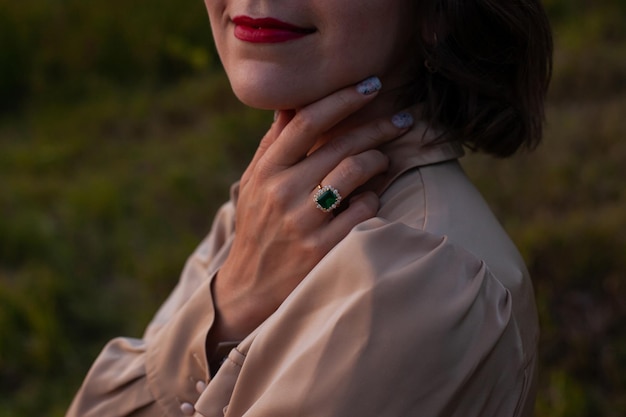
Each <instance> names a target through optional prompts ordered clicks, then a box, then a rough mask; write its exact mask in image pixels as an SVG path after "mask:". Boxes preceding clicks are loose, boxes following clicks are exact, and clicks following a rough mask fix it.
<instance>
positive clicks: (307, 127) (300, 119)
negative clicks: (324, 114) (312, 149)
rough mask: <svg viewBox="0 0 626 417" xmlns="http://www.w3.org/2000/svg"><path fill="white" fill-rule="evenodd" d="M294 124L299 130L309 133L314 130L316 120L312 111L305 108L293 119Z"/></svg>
mask: <svg viewBox="0 0 626 417" xmlns="http://www.w3.org/2000/svg"><path fill="white" fill-rule="evenodd" d="M291 124H292V126H293V127H294V128H295V129H296V130H297V131H299V132H302V133H308V132H312V131H313V130H314V127H315V120H314V117H313V114H312V112H311V111H310V110H309V109H307V108H304V109H302V110H301V111H299V112H298V114H297V115H296V117H294V118H293V120H292V121H291Z"/></svg>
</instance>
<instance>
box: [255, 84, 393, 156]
mask: <svg viewBox="0 0 626 417" xmlns="http://www.w3.org/2000/svg"><path fill="white" fill-rule="evenodd" d="M380 88H381V84H380V80H378V78H376V77H372V78H368V79H367V80H365V81H363V82H361V83H359V84H358V85H357V86H351V87H347V88H344V89H341V90H339V91H337V92H335V93H333V94H331V95H329V96H327V97H324V98H322V99H321V100H319V101H316V102H315V103H312V104H310V105H308V106H306V107H303V108H302V109H299V110H298V111H297V112H296V115H295V116H294V117H293V119H292V120H291V122H289V123H288V124H287V125H286V126H285V128H284V129H283V131H282V132H281V134H280V135H279V136H278V138H277V139H276V141H275V142H274V145H273V146H272V147H271V149H268V151H267V153H266V156H267V158H268V163H270V164H273V165H275V166H277V167H283V168H284V167H286V166H291V165H293V164H295V163H297V162H298V161H300V160H302V159H303V158H304V157H306V155H307V153H308V152H309V150H310V149H311V148H312V147H313V145H314V144H315V142H316V141H317V140H318V139H319V137H320V135H322V134H323V133H325V132H326V131H328V130H329V129H331V128H332V127H333V126H335V125H336V124H337V123H339V122H340V121H342V120H344V119H345V118H346V117H348V116H349V115H350V114H352V113H354V112H356V111H357V110H358V109H360V108H362V107H363V106H365V105H366V104H367V103H369V102H370V101H371V100H372V99H373V98H374V97H375V96H376V94H377V93H378V91H379V90H380Z"/></svg>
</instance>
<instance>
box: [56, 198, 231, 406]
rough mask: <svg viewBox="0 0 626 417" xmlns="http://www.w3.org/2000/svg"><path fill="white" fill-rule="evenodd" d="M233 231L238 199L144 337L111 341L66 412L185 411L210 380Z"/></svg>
mask: <svg viewBox="0 0 626 417" xmlns="http://www.w3.org/2000/svg"><path fill="white" fill-rule="evenodd" d="M233 230H234V206H233V203H232V202H229V203H227V204H225V205H224V206H223V207H222V208H221V209H220V210H219V211H218V213H217V215H216V218H215V220H214V223H213V226H212V229H211V232H210V234H209V235H208V236H207V238H206V239H205V240H204V241H203V242H202V243H201V245H200V246H199V247H198V249H197V250H196V251H195V252H194V253H193V254H192V256H191V257H190V258H189V259H188V261H187V263H186V265H185V268H184V270H183V273H182V275H181V279H180V281H179V282H178V284H177V286H176V288H175V289H174V291H173V292H172V293H171V295H170V296H169V297H168V299H167V300H166V301H165V303H164V304H163V305H162V307H161V308H160V309H159V311H158V312H157V314H156V315H155V317H154V319H153V320H152V321H151V322H150V324H149V325H148V327H147V329H146V331H145V333H144V335H143V337H142V338H141V339H139V338H127V337H119V338H116V339H113V340H111V341H110V342H109V343H108V344H107V345H106V346H105V347H104V349H103V350H102V352H101V353H100V354H99V356H98V358H97V359H96V361H95V362H94V364H93V365H92V367H91V369H90V371H89V373H88V374H87V376H86V378H85V380H84V382H83V384H82V386H81V388H80V390H79V391H78V393H77V394H76V396H75V398H74V400H73V402H72V404H71V406H70V408H69V410H68V412H67V414H66V416H67V417H92V416H93V417H96V416H97V417H121V416H134V417H140V416H151V417H156V416H179V415H184V411H187V412H189V404H191V402H193V401H195V399H197V397H198V396H199V392H200V390H199V389H198V388H199V387H203V386H204V385H206V383H207V382H208V380H209V369H208V364H207V360H206V354H205V340H206V335H207V333H208V331H209V330H210V328H211V325H212V323H213V319H214V315H215V313H214V310H213V303H212V298H211V291H210V285H211V280H212V277H213V275H214V274H215V272H216V271H217V269H218V268H219V265H221V263H222V262H223V260H224V258H225V256H226V254H227V251H228V247H229V242H230V240H231V239H232V234H233Z"/></svg>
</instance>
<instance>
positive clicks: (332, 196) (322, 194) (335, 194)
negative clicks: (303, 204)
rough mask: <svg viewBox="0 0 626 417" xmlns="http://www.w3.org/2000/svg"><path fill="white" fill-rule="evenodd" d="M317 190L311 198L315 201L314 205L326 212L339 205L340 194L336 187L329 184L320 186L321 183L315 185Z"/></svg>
mask: <svg viewBox="0 0 626 417" xmlns="http://www.w3.org/2000/svg"><path fill="white" fill-rule="evenodd" d="M317 188H318V190H317V192H316V193H315V195H314V196H313V200H314V201H315V205H316V207H317V208H318V209H320V210H322V211H324V212H326V213H328V212H331V211H333V210H334V209H336V208H337V206H339V203H340V202H341V194H339V191H337V189H336V188H333V187H331V186H330V185H325V186H322V185H321V184H320V185H318V186H317Z"/></svg>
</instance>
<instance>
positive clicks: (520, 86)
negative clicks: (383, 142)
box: [410, 0, 553, 157]
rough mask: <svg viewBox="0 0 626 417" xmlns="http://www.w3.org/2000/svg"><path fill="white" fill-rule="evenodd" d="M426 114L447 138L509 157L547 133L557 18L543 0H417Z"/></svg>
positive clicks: (419, 95) (416, 89) (420, 97)
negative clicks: (552, 26)
mask: <svg viewBox="0 0 626 417" xmlns="http://www.w3.org/2000/svg"><path fill="white" fill-rule="evenodd" d="M414 5H415V7H416V10H415V13H416V16H417V18H418V25H417V27H418V28H420V31H421V32H420V33H421V36H418V39H417V43H418V47H419V48H420V49H421V50H422V55H421V57H420V60H423V62H420V63H419V65H418V66H417V68H418V69H417V72H418V77H417V81H416V82H415V83H414V84H413V86H412V87H411V89H410V92H411V99H410V101H411V102H413V103H421V105H422V107H423V116H424V117H425V118H426V120H427V121H429V122H430V123H431V125H433V126H435V127H439V128H443V130H444V132H445V137H446V138H448V139H451V140H457V141H460V142H462V143H463V144H464V145H465V146H467V147H469V148H470V149H473V150H477V151H483V152H486V153H489V154H492V155H495V156H499V157H506V156H510V155H512V154H513V153H515V152H516V151H517V150H518V149H519V148H520V147H522V146H524V147H527V148H529V149H533V148H534V147H536V146H537V144H538V143H539V142H540V140H541V137H542V130H543V124H544V120H545V116H544V101H545V97H546V93H547V89H548V84H549V82H550V78H551V75H552V53H553V42H552V33H551V29H550V24H549V22H548V18H547V16H546V13H545V11H544V9H543V7H542V5H541V3H540V2H539V0H415V3H414Z"/></svg>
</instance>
